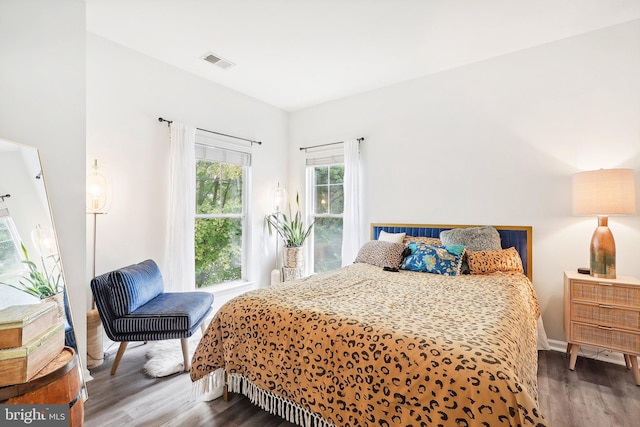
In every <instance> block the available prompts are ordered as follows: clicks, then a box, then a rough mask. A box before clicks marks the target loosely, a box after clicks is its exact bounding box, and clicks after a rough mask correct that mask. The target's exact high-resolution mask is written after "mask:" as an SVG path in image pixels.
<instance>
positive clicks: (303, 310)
mask: <svg viewBox="0 0 640 427" xmlns="http://www.w3.org/2000/svg"><path fill="white" fill-rule="evenodd" d="M465 227H470V226H453V225H451V226H442V225H424V226H419V225H402V224H372V227H371V236H372V241H371V242H368V243H367V244H365V246H367V245H369V246H370V249H371V248H373V249H374V255H378V254H379V253H378V252H375V251H376V250H378V249H376V248H377V247H384V248H390V247H393V248H394V250H395V249H396V248H398V245H400V246H403V247H407V246H410V247H411V254H409V251H408V250H406V249H405V251H404V253H403V255H402V257H403V259H404V260H403V261H402V266H403V267H407V266H409V264H411V262H409V261H408V260H410V259H411V257H412V256H414V255H416V254H418V253H421V252H419V250H422V249H428V250H437V251H439V252H438V253H444V255H442V254H441V255H442V259H439V260H440V261H441V262H440V261H439V263H440V264H441V265H442V266H444V265H445V264H446V263H447V262H449V261H450V258H455V257H456V256H460V257H464V258H465V259H467V261H468V263H469V267H470V268H471V271H472V273H475V274H456V275H453V273H451V274H446V273H442V274H430V273H425V272H416V271H408V270H404V269H400V270H399V271H397V272H396V271H393V270H392V271H387V270H389V268H387V270H385V269H383V268H381V264H380V262H379V261H376V260H375V259H371V258H370V257H369V256H370V254H371V252H369V253H365V252H366V251H365V250H364V249H365V246H363V249H361V253H360V254H358V259H359V261H360V262H356V263H354V264H353V265H350V266H347V267H344V268H342V269H339V270H336V271H333V272H329V273H323V274H317V275H313V276H310V277H307V278H303V279H300V280H296V281H292V282H286V283H281V284H278V285H275V286H271V287H269V288H266V289H260V290H257V291H253V292H249V293H246V294H244V295H241V296H239V297H237V298H235V299H233V300H232V301H230V302H228V303H227V304H225V305H224V306H223V307H222V308H221V309H220V310H219V312H218V313H217V314H216V316H215V317H214V319H213V321H212V322H211V324H210V325H209V327H208V329H207V330H206V332H205V334H204V335H203V338H202V340H201V341H200V343H199V345H198V347H197V349H196V352H195V354H194V356H193V359H192V368H191V379H192V381H193V382H194V390H196V393H198V394H207V393H212V391H213V390H214V389H216V388H219V387H221V386H225V387H227V388H228V390H229V391H230V392H234V393H242V394H244V395H246V396H248V397H249V399H250V400H251V401H252V402H253V403H255V404H257V405H258V406H260V407H262V408H263V409H265V410H267V411H269V412H271V413H274V414H276V415H279V416H281V417H283V418H285V419H287V420H288V421H291V422H293V423H296V424H298V425H301V426H314V427H328V426H403V427H404V426H431V425H433V426H437V425H443V426H448V425H456V426H458V425H460V426H465V425H469V426H471V425H478V426H480V425H484V426H489V425H490V426H498V425H523V426H524V425H532V426H543V425H545V420H544V418H543V416H542V414H541V413H540V410H539V406H538V396H537V376H536V373H537V372H536V371H537V351H536V325H537V318H538V316H539V314H540V312H539V307H538V303H537V300H536V296H535V291H534V289H533V285H532V282H531V280H530V278H531V274H532V271H531V266H532V259H531V256H532V251H531V233H532V231H531V227H495V229H497V231H498V233H499V242H498V244H499V245H500V246H501V248H500V250H487V251H466V252H465V251H461V250H459V248H458V245H453V246H446V248H448V249H447V251H452V252H446V251H444V249H443V248H444V247H445V246H442V247H440V246H433V245H432V244H433V243H434V242H432V241H430V240H429V239H435V238H439V236H440V233H441V232H442V231H446V230H452V231H451V232H456V231H458V230H461V229H463V228H465ZM474 229H475V227H474ZM470 230H472V229H470ZM402 233H405V236H404V238H403V243H393V244H387V243H386V240H387V238H388V237H389V236H392V238H393V239H395V238H396V236H399V235H400V234H402ZM382 235H384V238H385V242H382V241H380V240H378V238H380V237H382ZM418 238H421V239H422V240H420V239H418ZM413 239H415V241H413ZM416 248H417V249H416ZM434 248H435V249H434ZM452 248H453V249H452ZM511 248H513V249H511ZM454 249H455V250H454ZM514 250H515V251H517V254H518V255H519V258H518V259H519V260H520V262H521V265H520V267H519V269H518V271H510V268H506V269H505V268H503V269H502V270H500V269H499V271H492V268H493V267H489V268H488V267H487V265H488V264H491V262H487V259H492V257H495V256H496V254H503V253H506V252H508V251H514ZM459 252H460V253H459ZM485 252H486V254H487V256H488V258H487V257H485V254H484V253H485ZM456 254H457V255H456ZM385 255H388V254H387V253H386V252H385ZM407 255H408V256H407ZM405 256H406V257H405ZM367 257H369V258H367ZM374 258H375V256H374ZM414 258H415V257H414ZM512 258H513V257H512V256H511V255H510V259H512ZM383 259H384V258H383ZM425 259H426V257H425ZM414 261H415V259H414ZM382 262H383V263H384V262H387V260H385V261H382ZM452 262H453V261H452ZM457 262H458V260H457V259H456V260H455V263H457ZM501 262H502V261H501ZM405 264H407V265H405ZM436 264H438V263H436ZM440 264H438V265H440ZM455 265H458V264H455ZM498 265H501V264H500V263H498ZM502 265H505V264H504V263H503V264H502ZM506 265H507V266H508V265H510V264H509V263H507V264H506ZM383 266H384V265H383ZM386 267H388V266H386ZM443 268H444V267H443ZM446 268H447V269H448V270H446V271H450V272H451V268H450V264H447V266H446ZM456 268H458V267H456ZM478 268H479V269H480V270H482V271H485V270H487V268H488V270H487V272H485V273H484V274H478V271H479V270H478ZM483 269H484V270H483ZM503 270H504V271H503ZM455 273H460V270H459V269H458V270H456V271H455Z"/></svg>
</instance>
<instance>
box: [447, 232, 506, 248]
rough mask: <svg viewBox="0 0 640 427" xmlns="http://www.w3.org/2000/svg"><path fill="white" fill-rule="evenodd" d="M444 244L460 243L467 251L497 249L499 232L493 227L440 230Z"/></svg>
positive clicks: (500, 246)
mask: <svg viewBox="0 0 640 427" xmlns="http://www.w3.org/2000/svg"><path fill="white" fill-rule="evenodd" d="M440 240H442V244H443V245H445V246H450V245H462V246H464V247H465V249H466V250H468V251H499V250H500V249H502V244H501V243H500V234H499V233H498V230H496V229H495V228H493V227H470V228H453V229H451V230H445V231H442V232H440Z"/></svg>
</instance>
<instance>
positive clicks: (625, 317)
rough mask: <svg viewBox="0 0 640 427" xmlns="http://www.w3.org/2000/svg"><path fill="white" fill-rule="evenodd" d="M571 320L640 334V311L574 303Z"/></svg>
mask: <svg viewBox="0 0 640 427" xmlns="http://www.w3.org/2000/svg"><path fill="white" fill-rule="evenodd" d="M571 320H573V321H576V322H584V323H595V324H596V325H602V326H614V327H619V328H622V329H636V330H637V331H638V332H640V310H632V309H625V308H618V307H613V306H608V305H605V304H587V303H577V302H574V303H572V304H571Z"/></svg>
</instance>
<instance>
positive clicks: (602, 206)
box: [573, 169, 636, 215]
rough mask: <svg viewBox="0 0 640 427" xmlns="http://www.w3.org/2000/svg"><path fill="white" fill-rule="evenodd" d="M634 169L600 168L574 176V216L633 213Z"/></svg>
mask: <svg viewBox="0 0 640 427" xmlns="http://www.w3.org/2000/svg"><path fill="white" fill-rule="evenodd" d="M635 213H636V191H635V178H634V173H633V169H600V170H595V171H587V172H580V173H577V174H575V175H573V214H574V215H633V214H635Z"/></svg>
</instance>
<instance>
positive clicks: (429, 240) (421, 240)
mask: <svg viewBox="0 0 640 427" xmlns="http://www.w3.org/2000/svg"><path fill="white" fill-rule="evenodd" d="M411 242H418V243H426V244H427V245H436V246H441V245H442V240H440V239H438V238H437V237H422V236H404V239H402V243H404V244H409V243H411Z"/></svg>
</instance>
